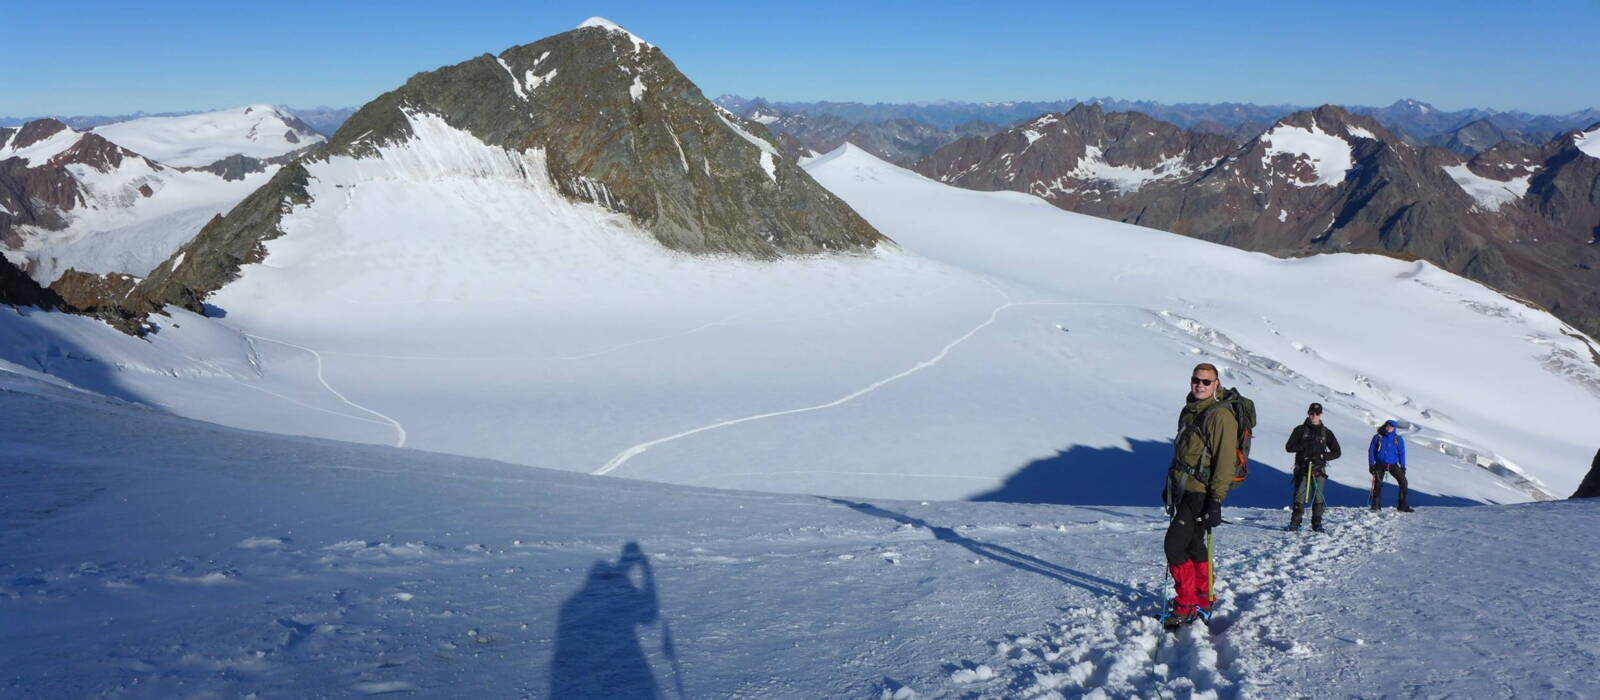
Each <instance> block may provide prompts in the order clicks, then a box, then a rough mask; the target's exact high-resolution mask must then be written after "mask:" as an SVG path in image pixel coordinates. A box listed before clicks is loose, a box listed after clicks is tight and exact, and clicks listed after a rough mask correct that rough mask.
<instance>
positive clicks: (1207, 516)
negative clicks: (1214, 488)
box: [1200, 498, 1222, 530]
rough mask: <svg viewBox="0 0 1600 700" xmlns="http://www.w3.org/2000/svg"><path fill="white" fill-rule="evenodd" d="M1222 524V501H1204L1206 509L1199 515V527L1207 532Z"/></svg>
mask: <svg viewBox="0 0 1600 700" xmlns="http://www.w3.org/2000/svg"><path fill="white" fill-rule="evenodd" d="M1221 524H1222V501H1217V500H1212V499H1209V498H1208V499H1206V509H1205V511H1204V512H1203V513H1202V514H1201V515H1200V526H1201V527H1204V528H1205V529H1207V530H1209V529H1211V528H1214V527H1216V526H1218V525H1221Z"/></svg>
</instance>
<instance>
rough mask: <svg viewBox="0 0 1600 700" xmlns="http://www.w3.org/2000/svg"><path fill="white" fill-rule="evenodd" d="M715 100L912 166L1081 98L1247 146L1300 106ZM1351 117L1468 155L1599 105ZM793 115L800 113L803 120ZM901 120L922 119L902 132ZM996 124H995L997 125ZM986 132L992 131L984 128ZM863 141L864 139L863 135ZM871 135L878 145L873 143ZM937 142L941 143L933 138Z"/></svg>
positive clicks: (1412, 110)
mask: <svg viewBox="0 0 1600 700" xmlns="http://www.w3.org/2000/svg"><path fill="white" fill-rule="evenodd" d="M716 102H717V104H720V105H722V106H723V107H724V108H725V109H727V110H729V111H731V112H734V113H736V114H740V115H744V116H756V115H760V116H765V117H768V118H770V119H771V120H772V121H768V122H766V123H767V124H768V127H769V128H772V129H773V130H774V131H776V132H780V133H789V134H791V135H792V136H794V138H795V139H796V140H797V141H799V142H800V144H801V145H803V146H805V147H807V148H810V149H811V150H814V151H818V152H827V151H829V150H832V148H833V147H836V146H837V145H838V143H836V141H837V139H838V137H839V134H842V133H848V132H852V131H854V132H855V133H857V134H858V135H865V136H862V140H856V139H846V140H850V141H851V142H852V143H855V144H856V145H857V146H861V147H862V148H865V149H866V150H868V151H869V152H872V153H873V154H875V155H877V156H879V157H881V158H885V159H887V160H890V161H892V162H895V163H899V164H901V165H910V164H911V163H914V162H915V161H916V160H918V159H920V158H921V157H925V156H926V155H927V154H928V153H931V150H929V149H927V147H926V144H929V143H933V142H936V141H939V140H944V141H945V143H948V142H950V141H954V140H955V139H957V138H961V137H963V136H973V135H983V134H982V133H981V132H982V131H983V130H984V129H985V127H986V126H989V125H1002V126H1010V125H1014V124H1017V123H1019V122H1023V121H1028V120H1031V119H1033V118H1035V117H1038V116H1039V115H1041V114H1048V113H1052V112H1067V111H1070V110H1071V109H1072V108H1073V107H1076V106H1078V105H1080V104H1096V105H1099V106H1100V108H1101V109H1103V110H1105V111H1107V112H1138V113H1141V114H1145V115H1147V116H1150V117H1154V118H1156V119H1159V120H1161V121H1164V122H1167V123H1169V124H1174V125H1176V126H1178V127H1181V128H1184V129H1192V130H1197V131H1202V132H1208V133H1215V134H1222V135H1225V136H1229V137H1230V138H1232V139H1233V140H1234V141H1235V142H1236V143H1241V144H1242V143H1244V142H1246V141H1249V140H1250V139H1251V138H1254V137H1255V136H1256V135H1257V134H1260V133H1261V132H1262V131H1264V130H1266V128H1267V126H1268V125H1270V124H1273V123H1275V122H1277V121H1278V120H1279V119H1282V118H1284V117H1286V116H1288V115H1290V114H1293V113H1295V112H1301V111H1305V110H1307V109H1310V107H1309V106H1300V105H1256V104H1248V103H1238V102H1222V103H1215V104H1208V103H1180V104H1165V103H1160V102H1152V101H1149V100H1119V99H1114V98H1109V97H1104V98H1091V99H1087V100H1078V99H1070V98H1069V99H1064V100H1051V101H1019V102H931V103H905V104H889V103H875V104H864V103H860V102H827V101H823V102H772V101H768V100H766V99H763V98H759V97H757V98H745V97H740V96H738V95H723V96H721V97H718V98H717V99H716ZM1344 109H1345V110H1346V111H1348V112H1350V113H1352V114H1360V115H1365V116H1370V117H1372V118H1374V119H1377V120H1378V122H1379V123H1381V124H1383V125H1384V126H1385V127H1386V128H1388V129H1389V130H1390V131H1391V132H1392V133H1393V134H1394V135H1395V136H1396V137H1397V138H1399V139H1400V140H1401V141H1403V142H1405V143H1409V144H1412V145H1430V146H1441V147H1445V148H1449V149H1451V150H1454V151H1456V152H1458V153H1466V154H1473V153H1477V152H1479V151H1482V150H1484V149H1487V148H1490V147H1493V146H1495V145H1498V144H1500V143H1511V144H1536V143H1544V142H1545V141H1548V140H1550V139H1552V138H1555V137H1556V136H1557V135H1558V134H1560V133H1563V132H1566V131H1570V130H1572V129H1578V128H1582V127H1585V126H1587V125H1589V124H1593V123H1594V122H1596V121H1600V109H1585V110H1579V111H1577V112H1572V113H1570V114H1562V115H1541V114H1530V113H1528V112H1521V111H1509V112H1497V111H1494V110H1487V109H1476V108H1473V109H1462V110H1455V111H1444V110H1440V109H1438V108H1436V107H1433V106H1432V105H1429V104H1427V103H1425V102H1420V101H1417V100H1398V101H1396V102H1395V103H1394V104H1391V105H1389V106H1387V107H1365V106H1348V107H1345V108H1344ZM794 115H804V116H805V118H804V119H801V118H798V117H795V116H794ZM906 121H911V122H917V123H920V124H922V125H926V126H924V127H922V128H921V129H920V130H918V131H917V132H916V134H915V135H914V136H913V137H911V138H904V137H902V136H899V135H902V134H906V133H907V132H908V131H911V130H910V129H908V127H907V125H906V123H905V122H906ZM997 130H998V129H996V131H997ZM990 133H993V132H990ZM863 141H867V142H863ZM872 141H876V142H877V143H870V142H872ZM939 145H943V144H939Z"/></svg>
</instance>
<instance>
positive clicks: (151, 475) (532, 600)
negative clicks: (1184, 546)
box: [0, 373, 1600, 698]
mask: <svg viewBox="0 0 1600 700" xmlns="http://www.w3.org/2000/svg"><path fill="white" fill-rule="evenodd" d="M0 388H3V389H4V391H0V408H3V409H4V410H6V412H7V415H10V416H13V419H12V420H10V421H7V423H6V424H5V425H4V426H3V427H0V443H3V444H4V445H5V447H6V455H7V456H8V457H7V462H6V464H5V468H4V469H0V487H3V488H4V489H5V492H6V493H7V499H6V500H5V501H3V502H0V523H3V525H4V527H3V529H0V551H4V552H5V553H6V557H5V558H4V560H3V561H0V664H3V665H4V667H5V668H7V669H8V673H7V674H6V677H5V678H4V679H0V693H4V694H15V695H19V696H22V697H30V698H57V697H62V698H65V697H111V696H116V697H133V698H142V697H151V698H154V697H172V696H175V695H183V696H190V695H196V696H207V695H219V696H245V695H249V694H251V693H255V694H257V695H259V696H270V695H277V694H290V695H363V694H376V693H380V692H396V691H399V690H409V691H411V692H414V693H416V694H419V695H422V696H430V695H442V694H453V695H459V694H476V695H481V696H494V697H504V696H518V697H520V696H522V695H529V696H543V695H546V694H550V693H551V692H552V690H553V689H555V688H558V687H559V688H567V687H570V686H567V685H563V684H567V683H577V682H578V681H575V680H574V679H576V678H609V679H612V680H613V681H615V682H616V683H620V684H622V685H621V686H620V687H621V688H623V689H624V690H626V691H629V692H631V693H633V694H637V693H640V692H646V691H647V690H648V689H651V688H653V689H654V690H655V691H657V692H660V693H661V694H666V695H675V694H677V689H678V688H682V695H684V696H686V697H702V696H707V695H718V696H720V695H765V696H784V697H861V696H866V695H880V696H887V697H895V696H897V695H898V696H900V697H1045V698H1048V697H1105V698H1128V697H1136V696H1137V697H1172V698H1181V697H1214V698H1273V697H1285V696H1295V697H1331V696H1336V695H1339V694H1340V691H1341V690H1342V691H1349V692H1365V693H1374V694H1377V693H1383V692H1394V691H1395V689H1397V688H1406V689H1409V690H1407V691H1406V693H1407V694H1416V695H1429V694H1439V693H1442V694H1452V695H1460V694H1472V690H1473V688H1478V689H1481V688H1482V687H1485V686H1484V685H1482V684H1483V683H1485V682H1486V680H1485V678H1484V672H1483V669H1489V668H1492V669H1495V673H1494V675H1495V676H1496V677H1497V679H1498V680H1499V682H1502V683H1504V684H1506V685H1507V686H1508V687H1509V688H1510V689H1512V690H1513V691H1514V692H1516V693H1518V694H1521V695H1528V694H1534V695H1543V694H1547V693H1548V694H1550V696H1554V697H1585V696H1588V695H1592V694H1593V693H1594V692H1596V691H1597V690H1600V689H1597V688H1596V687H1595V685H1594V681H1593V679H1592V678H1589V677H1588V675H1587V672H1586V671H1585V669H1586V668H1587V666H1586V665H1585V664H1584V663H1582V660H1583V659H1584V658H1585V654H1589V653H1591V652H1592V648H1587V647H1586V646H1585V645H1586V643H1587V642H1586V641H1585V640H1588V639H1591V638H1592V637H1593V636H1594V634H1595V633H1596V632H1597V631H1600V630H1596V629H1595V627H1594V623H1593V622H1592V621H1591V620H1589V619H1588V618H1586V617H1584V616H1583V615H1582V614H1581V612H1580V611H1581V610H1582V609H1583V601H1584V600H1586V598H1585V597H1584V596H1583V595H1582V593H1583V591H1584V590H1585V588H1584V587H1585V586H1586V585H1587V583H1586V581H1587V580H1588V577H1587V576H1586V575H1585V572H1587V571H1589V570H1592V568H1593V566H1594V564H1595V562H1594V553H1593V552H1592V551H1591V550H1592V548H1589V547H1586V546H1585V543H1584V542H1583V541H1582V540H1581V538H1570V537H1560V536H1559V535H1558V534H1557V533H1562V532H1571V531H1575V528H1581V527H1582V524H1583V523H1586V522H1589V521H1591V520H1592V519H1593V517H1594V515H1595V512H1594V508H1593V507H1590V506H1593V505H1595V504H1583V503H1556V504H1532V505H1521V506H1512V507H1479V508H1422V509H1420V510H1419V512H1418V513H1414V514H1409V515H1400V514H1397V513H1394V512H1393V511H1392V510H1390V511H1385V512H1383V513H1381V514H1371V513H1368V512H1366V511H1364V510H1361V509H1346V508H1333V509H1330V512H1329V514H1328V522H1329V524H1330V526H1331V527H1330V532H1329V533H1327V534H1325V535H1319V534H1315V533H1310V532H1304V533H1297V534H1289V533H1284V532H1282V531H1281V530H1279V527H1281V525H1282V524H1283V523H1284V522H1285V521H1286V520H1287V514H1286V513H1284V512H1282V511H1280V510H1261V509H1251V508H1228V509H1227V510H1226V511H1225V515H1226V517H1227V518H1228V519H1229V521H1230V523H1231V524H1229V525H1225V526H1223V527H1222V528H1220V529H1219V530H1218V532H1217V540H1216V542H1217V545H1216V552H1217V555H1216V556H1217V562H1218V591H1219V595H1220V597H1221V602H1220V607H1219V612H1218V615H1217V619H1216V620H1215V622H1214V623H1213V625H1212V627H1211V629H1210V630H1209V631H1208V630H1204V629H1201V628H1197V627H1191V628H1188V629H1185V630H1183V631H1181V632H1180V633H1179V634H1177V635H1175V636H1170V637H1169V636H1166V635H1165V633H1163V632H1161V631H1160V630H1159V629H1158V628H1157V627H1156V625H1155V621H1154V619H1153V618H1151V617H1147V616H1148V615H1150V614H1152V613H1153V612H1154V611H1155V610H1156V609H1158V608H1159V606H1160V605H1161V603H1162V601H1163V600H1164V599H1165V597H1166V596H1167V595H1168V589H1167V584H1166V579H1165V572H1164V568H1163V566H1162V561H1161V559H1162V557H1161V554H1160V548H1161V545H1160V542H1161V538H1162V535H1163V532H1164V530H1165V527H1166V522H1167V521H1166V517H1165V516H1164V515H1162V514H1161V513H1160V512H1159V511H1158V510H1157V509H1153V508H1126V507H1123V508H1107V507H1098V506H1028V505H1017V504H1006V503H925V504H918V503H914V502H900V501H863V500H851V499H833V498H815V497H807V496H788V495H777V494H759V493H747V492H731V491H712V490H703V489H693V488H685V487H679V486H671V485H666V484H658V483H647V482H638V481H629V480H622V479H608V478H597V477H592V476H587V475H582V474H572V473H568V472H560V471H550V470H541V469H533V468H528V467H520V466H516V465H509V464H501V463H492V462H485V461H481V460H473V459H466V458H459V457H450V456H445V455H437V454H429V453H425V452H420V451H416V450H394V449H391V448H384V447H378V446H362V445H354V444H349V443H336V442H327V441H318V440H309V439H305V438H293V437H285V436H275V435H268V434H260V433H249V432H244V431H237V430H233V429H228V428H221V427H217V426H213V425H207V424H202V423H197V422H193V421H188V420H185V419H180V418H174V417H172V416H169V415H164V414H162V413H159V412H156V411H151V410H148V409H144V408H141V407H138V406H130V405H127V404H124V403H121V402H116V401H109V400H106V399H102V398H99V397H94V396H91V395H85V394H82V393H81V392H75V391H72V390H69V389H64V388H60V387H55V386H52V385H46V384H41V383H39V382H37V381H34V380H31V379H27V378H25V377H22V376H20V375H16V374H12V373H0ZM64 425H70V426H73V432H72V434H71V436H70V437H71V439H70V440H63V438H62V436H61V434H60V432H59V427H60V426H64ZM52 426H53V427H55V428H56V429H54V430H52V429H51V427H52ZM1245 488H1250V486H1249V485H1248V484H1247V486H1246V487H1245ZM617 512H627V513H628V517H627V518H617V517H615V513H617ZM630 549H631V550H633V551H637V552H639V557H640V559H641V560H642V561H644V562H648V568H649V569H650V570H651V572H652V578H651V580H652V581H653V589H651V588H648V587H647V584H646V583H645V579H644V578H643V568H644V567H643V566H642V565H636V566H629V567H626V568H619V566H620V564H619V562H620V560H621V559H623V558H625V557H626V553H627V552H628V551H630ZM1528 571H1541V572H1545V574H1546V575H1541V576H1539V577H1537V580H1530V579H1528V578H1527V572H1528ZM777 582H781V585H779V584H778V583H777ZM1506 601H1511V602H1512V603H1513V604H1514V605H1515V610H1516V612H1515V614H1514V616H1508V615H1496V614H1479V613H1477V612H1474V611H1483V610H1491V609H1495V608H1496V604H1497V603H1502V602H1506ZM1434 611H1439V612H1440V613H1442V614H1437V615H1436V614H1433V612H1434ZM1434 639H1439V640H1448V641H1449V642H1450V643H1448V644H1437V643H1432V642H1431V640H1434ZM1502 639H1503V640H1506V641H1505V642H1501V641H1500V640H1502ZM24 640H26V643H24ZM1586 649H1587V650H1586ZM67 669H71V671H70V672H67ZM1419 669H1426V670H1419ZM1473 683H1476V684H1477V685H1472V684H1473ZM1385 689H1387V690H1385ZM629 692H624V693H623V694H629Z"/></svg>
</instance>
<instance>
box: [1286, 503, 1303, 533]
mask: <svg viewBox="0 0 1600 700" xmlns="http://www.w3.org/2000/svg"><path fill="white" fill-rule="evenodd" d="M1304 512H1305V509H1304V508H1301V507H1300V506H1298V505H1296V506H1294V507H1293V508H1291V509H1289V528H1288V529H1289V531H1290V532H1294V531H1295V530H1299V529H1300V514H1301V513H1304Z"/></svg>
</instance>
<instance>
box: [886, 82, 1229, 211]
mask: <svg viewBox="0 0 1600 700" xmlns="http://www.w3.org/2000/svg"><path fill="white" fill-rule="evenodd" d="M1235 147H1236V146H1235V144H1234V143H1233V140H1232V139H1230V138H1228V137H1225V136H1221V135H1218V134H1211V133H1201V132H1192V131H1184V130H1182V129H1179V128H1178V127H1176V126H1173V125H1171V124H1168V123H1166V122H1161V121H1157V120H1155V119H1151V118H1150V117H1147V116H1145V115H1143V114H1139V113H1137V112H1113V113H1111V114H1107V113H1105V112H1104V111H1103V110H1101V108H1100V106H1099V105H1095V104H1081V105H1078V106H1077V107H1074V108H1072V110H1071V111H1069V112H1066V113H1064V114H1062V113H1055V114H1046V115H1043V116H1040V117H1038V118H1036V119H1034V120H1032V121H1030V122H1026V123H1024V124H1022V125H1019V126H1017V127H1015V128H1012V129H1010V130H1008V131H1005V132H1001V133H999V134H996V135H994V136H991V137H988V138H976V137H969V138H964V139H961V140H960V141H957V142H955V143H953V144H950V145H949V146H946V147H944V148H941V149H939V150H938V151H937V152H935V153H934V154H933V155H932V156H930V157H928V158H927V159H925V160H923V161H922V162H920V163H918V164H917V170H918V171H919V172H921V173H922V174H924V175H927V176H929V177H932V178H935V179H938V180H941V181H943V182H948V183H951V184H954V185H959V186H961V187H968V188H971V189H978V190H1017V191H1021V192H1029V193H1032V194H1035V195H1038V196H1040V197H1043V198H1045V199H1047V200H1049V201H1050V202H1052V203H1054V204H1055V205H1056V206H1059V207H1062V208H1063V209H1070V210H1073V211H1085V212H1089V213H1095V214H1097V215H1100V216H1107V217H1111V218H1119V219H1122V218H1127V217H1130V216H1131V217H1134V218H1137V217H1138V215H1139V212H1138V211H1137V207H1139V206H1142V205H1141V204H1139V202H1141V201H1142V200H1140V199H1139V198H1138V197H1136V196H1134V195H1136V194H1137V193H1138V192H1139V191H1140V190H1141V189H1143V188H1145V187H1148V186H1150V185H1152V184H1154V183H1159V182H1178V181H1192V180H1194V179H1195V178H1197V177H1199V176H1200V175H1202V174H1204V173H1205V172H1207V171H1208V170H1209V169H1210V168H1211V167H1212V166H1214V165H1215V164H1216V163H1217V162H1218V161H1219V160H1220V159H1222V158H1223V157H1224V156H1225V155H1227V154H1228V153H1229V152H1231V151H1233V150H1234V149H1235ZM1125 205H1132V206H1134V207H1135V209H1130V208H1129V207H1128V206H1125Z"/></svg>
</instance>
